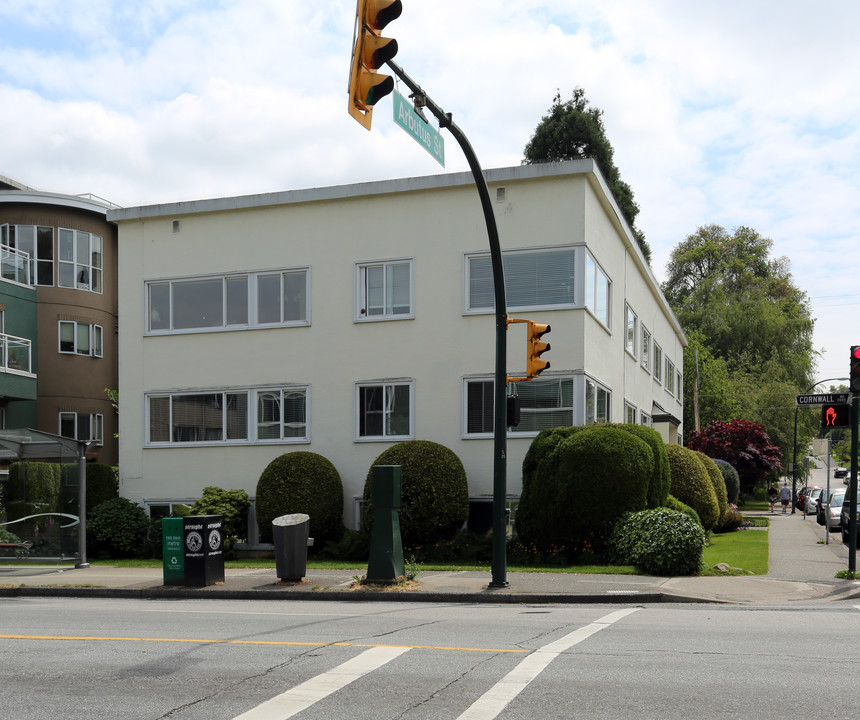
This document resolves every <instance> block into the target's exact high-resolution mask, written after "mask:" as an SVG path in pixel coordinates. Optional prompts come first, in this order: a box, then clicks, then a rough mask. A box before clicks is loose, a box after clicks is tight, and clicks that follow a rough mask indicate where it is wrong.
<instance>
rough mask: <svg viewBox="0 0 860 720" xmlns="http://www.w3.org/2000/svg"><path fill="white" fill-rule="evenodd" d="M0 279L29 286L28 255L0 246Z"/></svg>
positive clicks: (6, 246)
mask: <svg viewBox="0 0 860 720" xmlns="http://www.w3.org/2000/svg"><path fill="white" fill-rule="evenodd" d="M0 277H2V278H3V279H4V280H12V281H13V282H17V283H21V284H22V285H30V254H29V253H25V252H21V251H20V250H16V249H15V248H11V247H9V246H8V245H0Z"/></svg>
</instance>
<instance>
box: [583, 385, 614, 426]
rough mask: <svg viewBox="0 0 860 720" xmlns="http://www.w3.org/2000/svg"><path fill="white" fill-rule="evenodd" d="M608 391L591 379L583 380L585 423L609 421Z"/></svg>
mask: <svg viewBox="0 0 860 720" xmlns="http://www.w3.org/2000/svg"><path fill="white" fill-rule="evenodd" d="M609 399H610V392H609V390H607V389H606V388H605V387H603V386H602V385H598V384H597V383H596V382H594V381H593V380H589V379H586V381H585V424H586V425H593V424H594V423H607V422H609Z"/></svg>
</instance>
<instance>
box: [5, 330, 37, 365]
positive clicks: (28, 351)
mask: <svg viewBox="0 0 860 720" xmlns="http://www.w3.org/2000/svg"><path fill="white" fill-rule="evenodd" d="M0 371H2V372H8V371H12V372H20V373H29V374H32V372H33V343H32V341H31V340H28V339H27V338H21V337H15V336H14V335H6V334H5V333H0Z"/></svg>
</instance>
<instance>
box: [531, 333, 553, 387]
mask: <svg viewBox="0 0 860 720" xmlns="http://www.w3.org/2000/svg"><path fill="white" fill-rule="evenodd" d="M550 330H552V328H551V327H550V326H549V325H543V324H541V323H536V322H532V321H531V320H529V326H528V330H527V333H528V348H527V350H526V377H528V379H529V380H531V379H533V378H536V377H537V376H538V375H540V374H541V373H542V372H543V371H544V370H546V369H547V368H548V367H549V362H547V361H546V360H541V359H540V356H541V355H543V354H544V353H545V352H547V351H549V350H550V349H551V346H550V344H549V343H545V342H541V341H540V339H541V338H542V337H543V336H544V335H546V334H547V333H548V332H550Z"/></svg>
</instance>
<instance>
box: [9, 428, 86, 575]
mask: <svg viewBox="0 0 860 720" xmlns="http://www.w3.org/2000/svg"><path fill="white" fill-rule="evenodd" d="M90 444H91V443H89V442H87V441H81V440H74V439H72V438H66V437H61V436H59V435H51V434H49V433H44V432H41V431H39V430H31V429H19V430H0V467H3V468H4V470H5V474H4V475H3V476H2V479H0V559H2V560H4V561H9V560H20V561H27V562H32V561H40V562H51V561H53V562H69V561H70V560H74V561H75V567H76V568H86V567H89V564H88V563H87V534H86V506H87V503H86V497H87V464H86V452H87V449H88V448H89V446H90Z"/></svg>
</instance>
